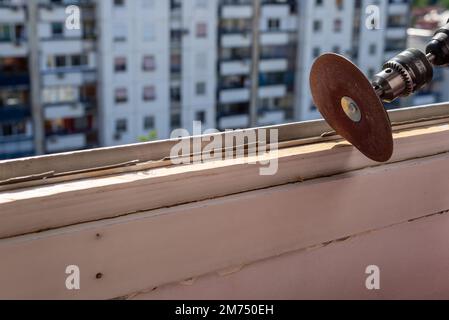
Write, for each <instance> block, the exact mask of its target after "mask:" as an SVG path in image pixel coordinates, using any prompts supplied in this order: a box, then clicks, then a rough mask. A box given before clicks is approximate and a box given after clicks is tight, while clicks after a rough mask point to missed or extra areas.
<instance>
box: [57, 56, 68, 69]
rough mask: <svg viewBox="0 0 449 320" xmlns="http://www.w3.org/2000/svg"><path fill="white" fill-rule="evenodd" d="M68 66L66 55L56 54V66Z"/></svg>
mask: <svg viewBox="0 0 449 320" xmlns="http://www.w3.org/2000/svg"><path fill="white" fill-rule="evenodd" d="M66 66H67V59H66V56H56V57H55V67H56V68H64V67H66Z"/></svg>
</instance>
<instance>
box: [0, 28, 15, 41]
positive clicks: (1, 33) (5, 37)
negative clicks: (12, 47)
mask: <svg viewBox="0 0 449 320" xmlns="http://www.w3.org/2000/svg"><path fill="white" fill-rule="evenodd" d="M10 41H12V36H11V26H10V25H8V24H3V25H0V42H10Z"/></svg>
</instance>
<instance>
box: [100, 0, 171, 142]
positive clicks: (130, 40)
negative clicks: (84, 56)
mask: <svg viewBox="0 0 449 320" xmlns="http://www.w3.org/2000/svg"><path fill="white" fill-rule="evenodd" d="M97 4H98V10H97V17H98V18H97V23H98V28H99V31H100V39H99V43H98V47H99V48H98V55H99V57H101V59H100V63H99V64H100V66H99V83H98V88H99V94H100V126H101V130H100V131H101V142H102V144H103V145H105V146H111V145H119V144H128V143H136V142H138V141H139V137H141V136H147V135H148V134H149V133H150V131H153V130H151V129H149V128H145V127H144V119H145V118H146V117H153V118H154V131H155V132H156V133H157V137H158V138H166V137H168V135H169V121H170V120H169V110H170V109H169V56H170V54H169V52H170V51H169V39H170V34H169V5H170V2H169V1H167V0H132V1H125V6H124V7H114V5H113V1H105V0H97ZM120 37H123V38H125V41H117V38H120ZM114 39H115V40H114ZM144 56H152V57H154V61H155V65H156V67H155V70H153V71H144V70H143V67H142V66H143V58H144ZM122 57H123V58H125V59H126V64H127V70H126V72H120V73H116V72H115V71H114V61H115V59H116V58H122ZM146 87H153V88H154V90H155V99H154V100H153V101H144V99H143V94H144V88H146ZM121 88H124V89H126V90H127V95H128V101H127V102H126V103H121V104H117V103H116V102H115V92H116V89H121ZM120 120H125V121H126V123H127V125H126V131H121V132H117V130H116V129H117V128H116V126H117V121H120Z"/></svg>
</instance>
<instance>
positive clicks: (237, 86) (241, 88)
mask: <svg viewBox="0 0 449 320" xmlns="http://www.w3.org/2000/svg"><path fill="white" fill-rule="evenodd" d="M249 86H250V78H249V75H232V76H222V77H220V83H219V86H218V92H219V102H220V103H224V104H227V103H240V102H248V101H249V99H250V89H249Z"/></svg>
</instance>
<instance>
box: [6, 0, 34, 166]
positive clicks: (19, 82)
mask: <svg viewBox="0 0 449 320" xmlns="http://www.w3.org/2000/svg"><path fill="white" fill-rule="evenodd" d="M10 5H12V1H1V2H0V21H1V24H0V159H4V158H16V157H24V156H30V155H33V154H34V143H33V129H32V117H31V104H30V92H31V82H30V76H29V58H28V45H27V42H26V38H25V28H26V26H25V21H26V20H25V16H26V11H25V8H23V7H16V8H14V9H11V8H10V7H9V6H10Z"/></svg>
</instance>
